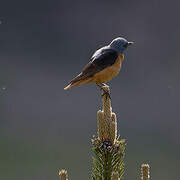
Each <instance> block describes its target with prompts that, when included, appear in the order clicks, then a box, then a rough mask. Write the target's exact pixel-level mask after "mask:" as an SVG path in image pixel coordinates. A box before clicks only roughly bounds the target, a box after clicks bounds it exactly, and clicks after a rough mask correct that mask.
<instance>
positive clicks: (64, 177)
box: [59, 169, 68, 180]
mask: <svg viewBox="0 0 180 180" xmlns="http://www.w3.org/2000/svg"><path fill="white" fill-rule="evenodd" d="M59 177H60V180H68V178H67V171H66V170H64V169H62V170H60V171H59Z"/></svg>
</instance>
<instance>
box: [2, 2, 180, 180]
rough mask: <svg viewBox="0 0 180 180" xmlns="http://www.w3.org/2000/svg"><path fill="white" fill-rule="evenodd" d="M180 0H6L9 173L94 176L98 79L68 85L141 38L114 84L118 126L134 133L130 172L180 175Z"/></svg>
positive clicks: (5, 171)
mask: <svg viewBox="0 0 180 180" xmlns="http://www.w3.org/2000/svg"><path fill="white" fill-rule="evenodd" d="M179 6H180V1H178V0H174V1H171V2H170V1H167V0H166V1H165V0H150V1H145V0H136V1H131V0H126V1H125V0H118V1H117V0H111V1H109V0H99V1H97V0H91V1H84V0H77V1H71V0H51V1H46V0H31V1H23V0H16V1H12V0H6V1H5V0H2V1H1V7H0V179H4V180H12V179H13V180H19V179H25V180H39V179H43V180H50V179H51V180H55V179H58V170H59V169H61V168H66V169H67V170H68V173H69V179H88V178H89V177H90V175H91V165H92V163H91V141H90V139H91V137H92V136H93V135H96V134H97V126H96V112H97V110H99V109H100V108H101V96H100V91H99V89H98V88H97V87H96V86H95V85H94V84H89V85H85V86H81V87H78V88H73V89H71V90H70V91H64V90H63V88H64V87H65V85H67V83H68V81H69V80H71V78H72V77H74V76H75V75H77V74H78V73H79V72H80V70H81V69H82V68H83V67H84V65H85V64H87V63H88V62H89V60H90V56H91V55H92V54H93V52H94V51H95V50H96V49H97V48H100V47H102V46H104V45H107V44H108V43H109V42H110V41H111V40H112V39H114V38H116V37H118V36H122V37H125V38H127V39H128V40H129V41H134V42H135V44H134V46H131V47H130V48H129V49H128V50H127V51H126V53H125V61H124V63H123V67H122V71H121V73H120V75H119V76H118V77H117V78H115V79H113V80H112V81H111V82H110V83H108V84H109V85H110V86H111V97H112V107H113V111H114V112H115V113H116V114H117V117H118V130H119V133H120V134H121V137H122V138H125V139H127V142H128V144H127V149H126V158H125V163H126V174H125V179H127V180H130V179H137V180H138V179H140V165H141V164H142V163H144V162H145V163H149V164H150V166H151V177H152V179H154V180H156V179H163V180H170V179H173V180H176V179H179V176H178V173H179V159H180V157H179V151H180V141H179V139H180V130H179V127H180V121H179V120H180V115H179V108H180V103H179V99H180V93H179V92H180V83H179V82H180V71H179V66H180V61H179V59H180V46H179V41H180V24H179V20H178V18H179V16H180V12H179Z"/></svg>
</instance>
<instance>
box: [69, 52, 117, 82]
mask: <svg viewBox="0 0 180 180" xmlns="http://www.w3.org/2000/svg"><path fill="white" fill-rule="evenodd" d="M117 58H118V53H117V52H116V51H114V50H112V49H102V50H100V51H99V53H97V54H96V55H95V56H93V57H92V60H91V61H90V62H89V63H88V64H87V65H86V66H85V67H84V69H83V70H82V72H81V73H80V74H79V75H78V76H76V77H75V78H74V79H72V80H71V82H70V83H75V82H77V81H79V80H83V79H86V78H89V77H92V76H94V74H96V73H98V72H100V71H102V70H103V69H105V68H107V67H108V66H111V65H113V64H114V63H115V61H116V59H117Z"/></svg>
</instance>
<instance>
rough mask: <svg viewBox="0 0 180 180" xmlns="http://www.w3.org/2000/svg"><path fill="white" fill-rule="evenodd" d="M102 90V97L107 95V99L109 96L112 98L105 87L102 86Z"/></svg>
mask: <svg viewBox="0 0 180 180" xmlns="http://www.w3.org/2000/svg"><path fill="white" fill-rule="evenodd" d="M102 90H103V94H102V97H103V96H105V95H106V99H107V97H109V99H111V96H110V93H109V92H108V91H106V90H104V89H103V88H102Z"/></svg>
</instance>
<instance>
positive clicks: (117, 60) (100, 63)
mask: <svg viewBox="0 0 180 180" xmlns="http://www.w3.org/2000/svg"><path fill="white" fill-rule="evenodd" d="M131 44H133V42H128V41H127V40H126V39H124V38H122V37H118V38H116V39H114V40H113V41H112V42H111V43H110V44H109V45H107V46H105V47H102V48H100V49H98V50H97V51H96V52H95V53H94V54H93V56H92V57H91V61H90V62H89V63H88V64H87V65H86V66H85V67H84V69H83V70H82V72H81V73H80V74H79V75H77V76H76V77H75V78H73V79H72V80H71V81H70V82H69V84H68V85H67V86H66V87H65V88H64V90H67V89H70V88H72V87H75V86H80V85H83V84H87V83H90V82H93V83H96V84H97V85H98V86H99V87H100V88H101V89H103V86H104V85H105V84H104V82H107V81H110V80H111V79H112V78H114V77H115V76H117V75H118V74H119V72H120V70H121V65H122V62H123V60H124V51H125V50H126V49H127V47H128V46H130V45H131Z"/></svg>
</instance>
